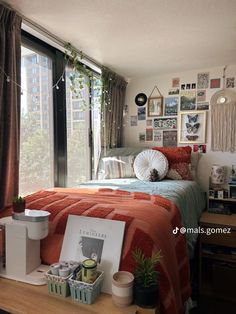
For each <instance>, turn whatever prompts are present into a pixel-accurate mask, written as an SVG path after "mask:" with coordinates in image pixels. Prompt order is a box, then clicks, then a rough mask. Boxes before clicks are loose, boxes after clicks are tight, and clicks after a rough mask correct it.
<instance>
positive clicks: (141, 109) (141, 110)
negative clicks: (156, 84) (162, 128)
mask: <svg viewBox="0 0 236 314" xmlns="http://www.w3.org/2000/svg"><path fill="white" fill-rule="evenodd" d="M145 119H146V107H139V108H138V120H145Z"/></svg>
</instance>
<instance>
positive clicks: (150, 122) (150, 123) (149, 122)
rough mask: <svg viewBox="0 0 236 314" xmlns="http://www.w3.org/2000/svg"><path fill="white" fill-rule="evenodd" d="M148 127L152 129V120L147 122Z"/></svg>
mask: <svg viewBox="0 0 236 314" xmlns="http://www.w3.org/2000/svg"><path fill="white" fill-rule="evenodd" d="M146 126H147V127H152V120H150V119H148V120H146Z"/></svg>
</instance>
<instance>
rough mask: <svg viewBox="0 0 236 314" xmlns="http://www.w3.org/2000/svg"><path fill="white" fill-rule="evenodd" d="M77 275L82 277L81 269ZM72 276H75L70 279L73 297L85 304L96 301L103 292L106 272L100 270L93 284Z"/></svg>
mask: <svg viewBox="0 0 236 314" xmlns="http://www.w3.org/2000/svg"><path fill="white" fill-rule="evenodd" d="M77 276H78V277H79V279H81V271H80V272H79V273H78V275H77ZM72 278H73V277H70V278H69V280H68V282H69V286H70V292H71V297H72V299H73V300H76V301H78V302H81V303H85V304H92V303H94V301H95V300H96V298H97V297H98V296H99V294H100V293H101V288H102V283H103V278H104V272H103V271H98V277H97V279H96V280H95V281H94V283H92V284H89V283H85V282H83V281H79V280H75V279H72Z"/></svg>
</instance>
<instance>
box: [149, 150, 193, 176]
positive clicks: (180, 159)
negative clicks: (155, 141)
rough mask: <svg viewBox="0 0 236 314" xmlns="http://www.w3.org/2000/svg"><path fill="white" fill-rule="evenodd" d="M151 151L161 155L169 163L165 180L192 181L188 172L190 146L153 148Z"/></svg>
mask: <svg viewBox="0 0 236 314" xmlns="http://www.w3.org/2000/svg"><path fill="white" fill-rule="evenodd" d="M152 149H153V150H156V151H159V152H161V153H163V154H164V155H165V156H166V158H167V160H168V162H169V170H168V172H167V175H166V178H168V179H173V180H193V177H192V175H191V171H190V169H191V152H192V148H191V147H190V146H184V147H153V148H152Z"/></svg>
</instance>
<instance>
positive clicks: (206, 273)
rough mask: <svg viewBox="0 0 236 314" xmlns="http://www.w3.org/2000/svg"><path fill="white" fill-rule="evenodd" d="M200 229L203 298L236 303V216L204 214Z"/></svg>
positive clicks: (200, 265) (200, 284)
mask: <svg viewBox="0 0 236 314" xmlns="http://www.w3.org/2000/svg"><path fill="white" fill-rule="evenodd" d="M200 228H201V233H200V241H199V292H200V296H201V295H202V296H203V295H204V296H216V297H218V298H223V299H227V300H231V301H232V300H233V301H236V295H235V291H236V215H235V214H233V215H219V214H213V213H208V212H204V213H203V214H202V216H201V218H200ZM221 231H222V232H221Z"/></svg>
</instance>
